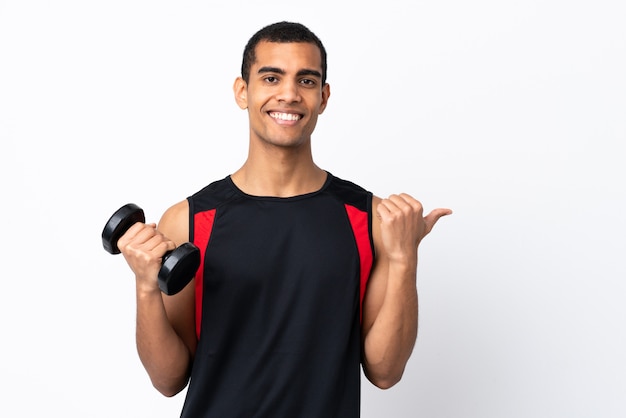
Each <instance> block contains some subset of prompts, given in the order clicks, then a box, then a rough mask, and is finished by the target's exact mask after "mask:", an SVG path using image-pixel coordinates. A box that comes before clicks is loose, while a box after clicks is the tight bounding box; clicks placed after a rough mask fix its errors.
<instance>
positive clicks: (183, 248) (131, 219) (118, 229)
mask: <svg viewBox="0 0 626 418" xmlns="http://www.w3.org/2000/svg"><path fill="white" fill-rule="evenodd" d="M137 222H142V223H145V222H146V218H145V216H144V213H143V210H142V209H141V208H140V207H139V206H137V205H135V204H134V203H129V204H127V205H124V206H122V207H121V208H119V209H118V210H117V211H116V212H115V213H114V214H113V216H111V218H110V219H109V221H108V222H107V223H106V225H105V226H104V229H103V230H102V245H103V246H104V249H105V250H106V251H107V252H109V253H111V254H119V253H120V252H121V251H120V249H119V248H118V247H117V241H118V240H119V239H120V237H121V236H122V235H124V233H125V232H126V231H127V230H128V228H130V227H131V226H133V225H134V224H135V223H137ZM199 266H200V250H199V249H198V247H196V246H195V245H193V244H192V243H190V242H186V243H184V244H182V245H180V246H178V247H177V248H176V249H175V250H172V251H168V252H166V253H165V255H163V262H162V265H161V269H160V270H159V275H158V282H159V288H160V289H161V291H162V292H163V293H165V294H166V295H175V294H176V293H178V292H180V291H181V290H183V288H184V287H185V286H187V284H188V283H189V282H190V281H191V279H192V278H193V276H194V275H195V274H196V271H197V270H198V267H199Z"/></svg>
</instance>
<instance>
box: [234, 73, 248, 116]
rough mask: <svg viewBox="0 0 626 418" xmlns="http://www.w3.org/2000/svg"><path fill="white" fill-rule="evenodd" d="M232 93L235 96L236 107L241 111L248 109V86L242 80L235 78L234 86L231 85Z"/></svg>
mask: <svg viewBox="0 0 626 418" xmlns="http://www.w3.org/2000/svg"><path fill="white" fill-rule="evenodd" d="M233 93H234V94H235V101H236V102H237V106H239V107H240V108H241V109H242V110H245V109H247V108H248V84H247V83H246V82H245V81H244V79H243V78H241V77H237V79H236V80H235V84H234V85H233Z"/></svg>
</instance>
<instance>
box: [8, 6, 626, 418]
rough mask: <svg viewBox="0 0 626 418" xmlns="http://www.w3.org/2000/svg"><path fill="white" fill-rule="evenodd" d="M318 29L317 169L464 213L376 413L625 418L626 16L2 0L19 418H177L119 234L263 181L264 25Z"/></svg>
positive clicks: (14, 413) (12, 357)
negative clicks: (322, 103)
mask: <svg viewBox="0 0 626 418" xmlns="http://www.w3.org/2000/svg"><path fill="white" fill-rule="evenodd" d="M284 19H285V20H295V21H300V22H302V23H304V24H306V25H307V26H309V27H310V28H311V29H312V30H313V31H314V32H315V33H316V34H317V35H319V36H320V37H321V39H322V40H323V42H324V43H325V45H326V47H327V50H328V57H329V58H328V59H329V73H328V81H329V83H330V84H331V90H332V96H331V100H330V104H329V107H328V109H327V111H326V112H325V114H324V115H323V116H322V117H321V118H320V121H319V124H318V129H317V131H316V133H315V134H314V138H313V141H314V148H313V149H314V156H315V159H316V161H317V162H318V164H319V165H320V166H322V167H324V168H326V169H328V170H329V171H331V172H332V173H333V174H335V175H337V176H340V177H344V178H347V179H350V180H353V181H355V182H357V183H359V184H361V185H363V186H364V187H366V188H368V189H369V190H371V191H372V192H374V193H375V194H377V195H379V196H383V197H384V196H386V195H388V194H390V193H394V192H400V191H405V192H408V193H411V194H413V195H414V196H415V197H417V198H418V199H420V200H421V201H422V202H423V204H424V206H425V208H426V209H427V210H430V209H433V208H435V207H450V208H452V209H453V210H454V212H455V213H454V215H452V216H450V217H447V218H443V219H442V220H441V221H440V222H439V223H438V224H437V226H436V228H435V230H434V231H433V233H432V235H430V236H429V237H427V238H426V240H425V241H424V242H423V244H422V246H421V249H420V262H421V264H420V268H419V273H418V285H419V290H420V303H421V307H420V315H421V316H420V334H419V337H418V342H417V345H416V348H415V351H414V354H413V356H412V358H411V360H410V361H409V364H408V367H407V369H406V372H405V376H404V378H403V380H402V381H401V382H400V383H399V384H398V385H397V386H395V387H394V388H392V389H390V390H388V391H380V390H378V389H375V388H373V387H372V386H371V385H370V384H369V383H367V382H366V381H364V383H363V401H362V405H363V406H362V409H363V413H362V416H363V417H366V418H374V417H398V418H401V417H425V418H440V417H441V418H444V417H445V418H448V417H454V418H457V417H458V418H468V417H469V418H487V417H489V418H491V417H493V418H502V417H507V418H508V417H512V418H517V417H529V418H530V417H532V418H538V417H568V418H572V417H603V418H608V417H620V418H621V417H624V416H626V355H625V354H624V353H626V304H625V302H624V301H625V297H626V285H625V279H626V267H625V260H624V258H625V257H624V256H625V254H626V244H625V242H626V236H625V235H626V222H625V220H624V219H625V211H626V186H625V181H624V179H625V178H626V169H625V168H624V157H625V154H626V153H625V152H624V149H623V147H624V140H625V139H626V122H625V121H626V23H625V22H626V5H625V4H624V3H623V2H622V1H619V0H614V1H608V0H595V1H565V0H562V1H558V0H548V1H538V0H527V1H523V2H522V1H496V0H493V1H488V0H478V1H471V2H470V1H460V0H456V1H437V2H434V1H433V2H426V1H394V0H387V1H385V2H363V1H355V2H351V3H350V2H340V1H337V0H333V1H318V2H310V3H306V2H304V3H303V2H293V1H289V2H287V1H274V2H253V1H229V2H223V4H214V2H207V1H178V2H173V1H170V2H166V1H147V0H143V1H142V0H125V1H119V0H111V1H106V2H105V1H79V0H75V1H69V0H59V1H43V0H39V1H28V0H20V1H18V0H0V139H1V148H0V174H1V177H0V178H1V182H2V183H1V184H2V205H1V209H0V210H1V211H2V212H1V216H0V222H1V223H0V231H1V233H2V244H1V245H2V247H1V250H2V260H3V263H2V264H3V266H2V270H3V273H2V287H1V292H0V295H1V296H0V297H1V298H2V299H1V302H0V321H1V328H0V329H1V332H2V333H1V338H2V340H1V341H2V343H1V345H0V353H1V355H0V416H3V417H40V416H64V417H106V418H110V417H174V416H178V414H179V411H180V407H181V405H182V402H183V397H184V394H181V395H179V396H177V397H174V398H171V399H168V398H164V397H162V396H161V395H159V394H158V393H157V392H156V390H154V389H153V388H152V387H151V385H150V382H149V380H148V378H147V375H146V373H145V371H144V370H143V368H142V366H141V364H140V362H139V359H138V357H137V354H136V351H135V345H134V308H135V300H134V285H133V279H132V276H131V274H130V270H129V269H128V267H127V266H126V264H125V263H124V260H123V258H122V257H121V256H119V257H113V256H111V255H109V254H107V253H106V252H105V251H104V250H103V249H102V245H101V241H100V234H101V231H102V228H103V226H104V223H105V221H106V220H107V219H108V217H109V216H110V215H111V214H112V213H113V211H114V210H116V209H117V208H118V207H119V206H121V205H122V204H124V203H127V202H135V203H137V204H139V205H141V206H142V207H143V208H144V209H145V211H146V215H147V217H148V220H151V221H157V220H158V218H159V217H160V215H161V214H162V212H163V211H164V210H165V209H166V208H167V207H168V206H169V205H171V204H173V203H175V202H177V201H179V200H181V199H184V198H185V197H186V196H188V195H189V194H191V193H193V192H195V191H196V190H197V189H199V188H200V187H202V186H204V185H205V184H207V183H208V182H210V181H213V180H215V179H218V178H222V177H223V176H224V175H226V174H229V173H231V172H232V171H234V170H236V169H237V168H238V167H239V166H240V165H241V163H243V161H244V158H245V154H246V150H247V115H246V113H245V112H243V111H241V110H239V108H238V107H237V106H236V105H235V102H234V100H233V97H232V92H231V86H232V82H233V81H234V79H235V77H236V76H237V75H238V71H239V66H240V62H241V53H242V50H243V47H244V45H245V43H246V41H247V40H248V38H249V37H250V36H251V35H252V34H253V33H254V32H255V31H256V30H257V29H259V28H260V27H262V26H264V25H266V24H268V23H272V22H274V21H278V20H284Z"/></svg>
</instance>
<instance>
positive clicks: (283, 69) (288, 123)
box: [234, 42, 330, 147]
mask: <svg viewBox="0 0 626 418" xmlns="http://www.w3.org/2000/svg"><path fill="white" fill-rule="evenodd" d="M255 52H256V62H254V63H253V64H252V67H251V68H250V80H249V82H248V83H247V84H246V83H245V82H244V81H243V80H242V79H241V78H239V79H237V81H236V82H235V88H234V89H235V98H236V100H237V103H238V104H239V106H240V107H241V108H242V109H245V108H247V109H248V113H249V118H250V136H251V140H257V141H262V142H264V143H266V144H272V145H275V146H282V147H297V146H299V145H301V144H304V143H308V142H309V140H310V138H311V134H312V133H313V130H314V129H315V125H316V123H317V116H318V115H320V114H321V113H322V112H323V111H324V109H325V107H326V103H327V100H328V96H329V95H330V88H329V86H328V85H325V86H322V84H321V83H322V81H321V80H322V74H321V73H322V59H321V53H320V50H319V48H318V47H317V46H316V45H314V44H311V43H301V42H298V43H296V42H292V43H276V42H260V43H259V44H258V45H257V46H256V51H255Z"/></svg>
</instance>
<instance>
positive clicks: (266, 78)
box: [264, 75, 278, 84]
mask: <svg viewBox="0 0 626 418" xmlns="http://www.w3.org/2000/svg"><path fill="white" fill-rule="evenodd" d="M264 80H265V81H266V82H268V83H270V84H274V83H276V82H278V78H276V77H274V76H273V75H270V76H267V77H265V78H264Z"/></svg>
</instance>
